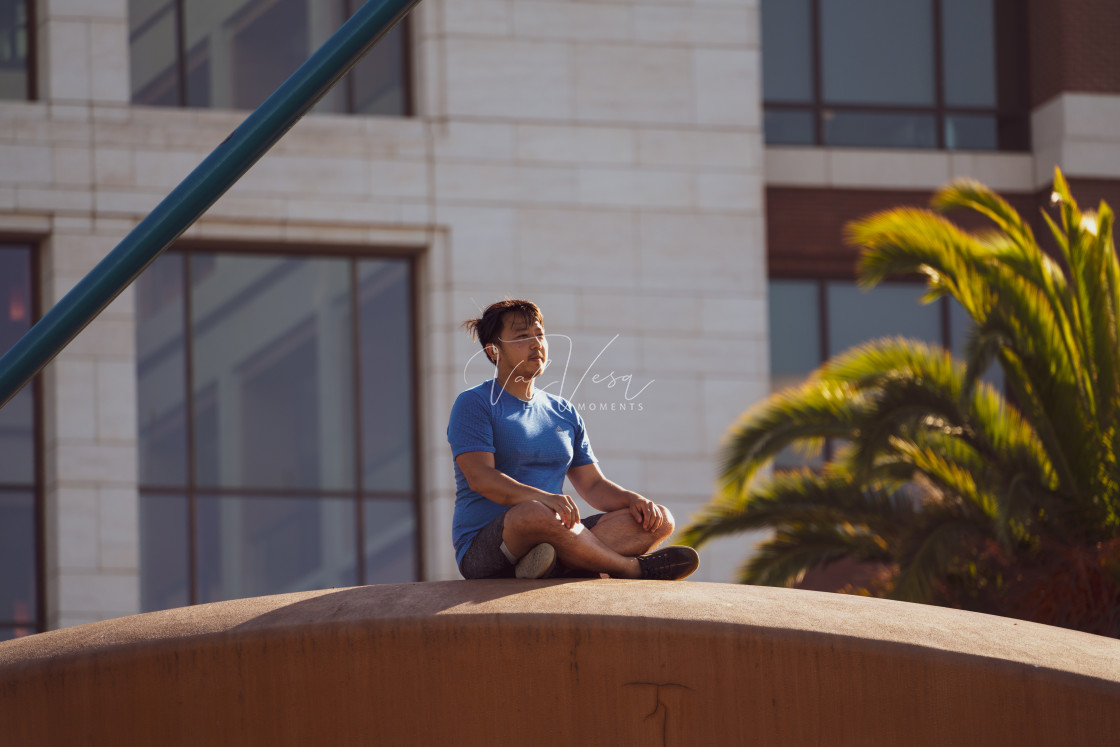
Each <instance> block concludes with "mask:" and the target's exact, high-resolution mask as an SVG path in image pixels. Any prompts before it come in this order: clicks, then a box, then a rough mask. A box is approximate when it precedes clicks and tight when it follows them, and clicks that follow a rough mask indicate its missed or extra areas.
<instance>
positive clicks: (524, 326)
mask: <svg viewBox="0 0 1120 747" xmlns="http://www.w3.org/2000/svg"><path fill="white" fill-rule="evenodd" d="M496 344H497V345H498V347H499V351H500V352H499V356H498V368H499V370H501V371H502V372H503V374H504V375H505V376H507V377H508V376H510V375H513V376H520V377H522V378H525V379H532V378H536V377H537V376H540V375H541V374H542V373H544V367H545V364H546V363H547V362H548V341H547V340H546V339H545V336H544V326H543V325H542V324H541V323H540V322H538V321H536V320H534V319H531V318H529V317H526V316H523V315H521V314H516V313H514V314H506V316H505V319H503V320H502V332H501V334H500V335H499V336H498V342H497V343H496Z"/></svg>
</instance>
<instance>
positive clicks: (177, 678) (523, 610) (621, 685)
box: [0, 580, 1120, 745]
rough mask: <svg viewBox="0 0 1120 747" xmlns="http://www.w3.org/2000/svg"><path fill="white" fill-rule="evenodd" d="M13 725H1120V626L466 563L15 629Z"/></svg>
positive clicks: (733, 735) (1041, 741) (703, 728)
mask: <svg viewBox="0 0 1120 747" xmlns="http://www.w3.org/2000/svg"><path fill="white" fill-rule="evenodd" d="M0 724H2V725H3V726H2V727H0V729H2V731H3V733H4V736H3V742H4V744H10V745H23V744H28V745H30V744H35V745H49V744H58V745H63V744H65V745H72V744H114V745H120V744H277V743H280V744H356V743H361V744H425V745H426V744H450V743H466V744H488V745H489V744H502V745H522V744H530V743H532V744H578V743H582V744H594V745H598V744H609V745H625V744H640V745H651V744H664V745H686V744H687V745H700V744H703V745H708V744H765V745H810V744H811V745H820V744H830V745H846V744H851V745H857V744H858V745H873V744H882V745H899V744H907V745H912V744H938V745H944V744H954V745H956V744H1014V745H1030V744H1038V745H1053V744H1110V743H1116V740H1117V739H1118V736H1117V735H1120V641H1117V640H1114V639H1110V638H1102V637H1098V636H1092V635H1088V634H1084V633H1076V632H1072V631H1068V630H1063V629H1060V628H1052V627H1047V626H1044V625H1035V624H1032V623H1025V622H1019V621H1015V620H1009V619H1005V618H998V617H990V616H986V615H977V614H972V613H965V612H957V611H953V610H945V609H940V608H936V607H925V606H919V605H910V604H903V603H899V602H888V601H883V600H876V599H866V598H858V597H848V596H841V595H835V594H822V593H816V592H807V591H795V590H787V589H769V588H760V587H750V586H734V585H728V584H707V583H688V582H683V583H680V582H678V583H667V582H654V581H617V580H610V581H608V580H595V581H534V582H527V581H472V582H466V581H452V582H439V583H422V584H402V585H387V586H368V587H357V588H352V589H338V590H328V591H316V592H306V593H300V594H285V595H278V596H272V597H260V598H255V599H244V600H237V601H232V602H222V603H217V604H208V605H199V606H197V607H187V608H182V609H176V610H167V611H164V612H155V613H150V614H145V615H136V616H133V617H127V618H121V619H118V620H108V621H105V622H101V623H95V624H92V625H84V626H80V627H76V628H68V629H64V630H59V631H53V632H49V633H43V634H40V635H37V636H31V637H29V638H23V639H18V640H15V641H9V642H6V643H0Z"/></svg>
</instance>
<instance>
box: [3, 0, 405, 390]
mask: <svg viewBox="0 0 1120 747" xmlns="http://www.w3.org/2000/svg"><path fill="white" fill-rule="evenodd" d="M419 2H420V0H369V1H368V2H367V3H365V4H364V5H363V6H362V7H361V8H359V9H358V11H357V12H356V13H355V14H354V15H353V16H351V18H350V20H348V21H347V22H346V23H344V24H343V25H342V27H341V28H340V29H339V30H338V31H336V32H335V33H334V35H333V36H331V38H330V39H328V40H327V41H326V43H324V44H323V46H322V47H320V48H319V49H318V50H317V51H316V52H315V53H314V54H313V55H311V57H310V58H308V60H307V62H305V63H303V65H302V66H300V68H299V69H298V70H296V71H295V72H294V73H292V75H291V77H290V78H288V79H287V80H286V81H284V83H283V84H282V85H281V86H280V87H279V88H277V89H276V91H275V92H274V93H273V94H272V95H271V96H269V97H268V99H267V100H266V101H265V102H264V103H263V104H261V105H260V106H259V107H257V109H256V110H255V111H254V112H253V113H252V114H250V115H249V116H248V117H246V119H245V121H244V122H242V123H241V124H240V125H239V126H238V127H237V129H236V130H234V131H233V133H232V134H231V135H230V136H229V137H228V138H226V139H225V140H224V141H223V142H222V144H221V145H219V146H218V147H217V148H215V149H214V151H213V152H212V153H211V154H210V155H209V156H207V157H206V158H205V159H204V160H203V161H202V163H201V164H199V165H198V167H196V168H195V170H194V171H192V172H191V173H190V175H189V176H187V178H186V179H184V180H183V181H182V183H180V184H179V186H177V187H176V188H175V189H174V190H172V192H171V194H169V195H168V196H167V197H166V198H164V200H163V201H162V202H160V204H159V205H157V206H156V208H155V209H154V210H153V211H152V212H151V213H149V214H148V216H147V217H146V218H144V220H142V221H141V222H140V223H139V224H138V225H137V226H136V228H134V229H133V230H132V231H131V232H130V233H129V234H128V235H127V236H125V237H124V239H123V240H122V241H121V242H120V243H119V244H118V245H117V246H116V248H115V249H113V251H111V252H109V254H108V255H106V257H105V259H103V260H101V262H99V263H98V264H97V266H96V267H94V268H93V269H92V270H90V272H89V274H88V275H86V276H85V277H84V278H82V279H81V280H80V281H79V282H78V284H77V285H75V286H74V288H73V289H71V291H70V292H69V293H67V294H66V295H65V296H63V298H62V299H61V300H60V301H59V302H58V303H57V304H55V306H54V307H53V308H51V310H50V311H48V312H47V313H46V314H44V315H43V318H42V319H40V320H39V321H38V323H36V324H35V326H33V327H32V328H31V329H29V330H28V331H27V333H26V334H24V335H23V337H21V338H20V339H19V340H18V341H17V342H16V344H15V345H13V346H12V348H11V349H10V350H9V351H8V352H6V353H5V354H4V355H3V356H2V357H0V407H3V406H4V405H6V404H7V403H8V402H9V400H11V399H12V397H14V396H15V395H16V394H17V393H18V392H19V390H20V389H22V388H23V387H24V385H26V384H27V382H28V381H30V380H31V378H32V377H33V376H35V374H37V373H39V371H40V370H42V368H43V366H45V365H47V364H48V363H49V362H50V361H51V360H52V359H53V358H54V357H55V356H56V355H58V354H59V352H61V351H62V349H63V348H64V347H66V345H67V344H68V343H69V342H70V341H71V340H72V339H74V337H76V336H77V335H78V333H79V332H81V331H82V330H83V329H84V328H85V326H86V325H87V324H89V323H90V322H91V321H93V319H94V318H95V317H96V316H97V315H98V314H100V313H101V311H102V310H103V309H104V308H105V307H106V306H108V305H109V304H110V303H111V302H112V300H113V299H114V298H116V297H117V296H118V295H120V293H121V291H123V290H124V289H125V288H127V287H128V285H129V283H131V282H132V281H133V280H135V279H136V277H137V276H138V275H140V273H141V272H143V271H144V268H146V267H147V266H148V265H150V264H151V263H152V262H154V261H155V259H156V257H158V256H159V255H160V254H161V253H162V252H163V251H164V250H165V249H167V247H169V246H170V245H171V244H172V243H173V242H174V241H175V239H177V238H179V236H181V235H182V233H183V232H184V231H186V230H187V229H188V228H190V227H191V225H192V224H193V223H194V222H195V221H196V220H198V218H199V217H200V216H201V215H202V214H203V213H205V212H206V210H207V209H209V207H210V206H211V205H213V204H214V203H215V202H217V200H218V198H219V197H221V196H222V195H223V194H225V192H226V191H227V190H228V189H229V188H230V187H232V186H233V185H234V183H236V182H237V180H238V179H240V178H241V177H242V176H243V175H244V174H245V172H246V171H248V170H249V168H250V167H252V165H253V164H254V163H256V162H257V161H258V160H259V159H260V158H261V156H263V155H264V154H265V153H267V152H268V149H269V148H271V147H272V146H273V145H275V144H276V141H278V140H279V139H280V138H281V137H283V136H284V134H285V133H286V132H287V131H288V130H290V129H291V128H292V126H294V125H295V123H296V122H298V121H299V120H300V118H301V117H303V115H304V114H306V113H307V112H308V111H309V110H310V109H311V107H312V106H314V105H315V103H316V102H317V101H318V100H319V99H320V98H322V97H323V95H324V94H325V93H326V92H327V91H329V90H330V88H331V86H333V85H334V84H335V83H336V82H338V80H339V79H340V78H341V77H342V76H343V75H345V74H346V73H347V72H349V70H350V68H352V67H353V66H354V64H355V63H356V62H357V61H358V60H359V59H361V57H362V55H363V54H365V53H366V51H367V50H369V48H370V47H372V46H373V45H374V44H376V43H377V42H378V41H379V40H380V39H381V37H383V36H384V35H385V34H386V33H388V31H389V30H390V29H392V28H393V26H395V25H396V24H397V23H398V22H400V20H401V19H402V18H404V17H405V16H406V15H407V14H408V12H409V11H410V10H412V8H413V7H414V6H415V5H417V4H418V3H419Z"/></svg>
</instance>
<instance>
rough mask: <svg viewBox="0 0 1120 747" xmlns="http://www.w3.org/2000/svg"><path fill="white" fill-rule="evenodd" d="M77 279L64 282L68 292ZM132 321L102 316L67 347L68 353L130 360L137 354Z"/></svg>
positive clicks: (79, 355) (76, 355) (77, 355)
mask: <svg viewBox="0 0 1120 747" xmlns="http://www.w3.org/2000/svg"><path fill="white" fill-rule="evenodd" d="M74 282H77V279H71V280H69V281H65V280H64V281H62V283H63V285H62V287H64V288H65V289H66V290H67V291H68V290H69V289H70V288H71V287H73V284H74ZM133 334H134V329H133V324H132V321H131V320H124V319H120V318H118V317H116V316H111V317H107V316H101V317H98V318H97V319H94V320H93V321H92V322H91V323H90V324H89V326H87V327H86V328H85V329H83V330H82V331H81V332H79V333H78V336H77V337H75V338H74V339H73V340H71V341H70V343H69V344H68V345H67V346H66V351H65V352H66V353H67V354H69V355H73V356H75V357H98V358H99V357H102V356H108V357H111V358H130V357H131V356H133V355H135V353H136V341H135V339H134V337H133Z"/></svg>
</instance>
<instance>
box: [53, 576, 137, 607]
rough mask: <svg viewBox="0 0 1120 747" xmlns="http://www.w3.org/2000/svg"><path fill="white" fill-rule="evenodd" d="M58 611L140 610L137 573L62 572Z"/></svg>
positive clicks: (59, 581) (59, 580)
mask: <svg viewBox="0 0 1120 747" xmlns="http://www.w3.org/2000/svg"><path fill="white" fill-rule="evenodd" d="M58 586H59V608H60V609H59V614H60V615H62V614H66V615H79V614H94V615H100V614H107V615H109V616H111V617H123V616H125V615H129V614H135V613H137V612H139V611H140V579H139V576H138V574H137V573H113V574H110V573H80V572H77V571H70V572H64V573H61V574H60V575H59V579H58Z"/></svg>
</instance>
